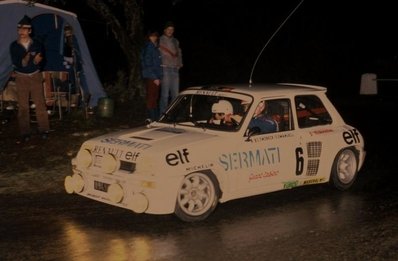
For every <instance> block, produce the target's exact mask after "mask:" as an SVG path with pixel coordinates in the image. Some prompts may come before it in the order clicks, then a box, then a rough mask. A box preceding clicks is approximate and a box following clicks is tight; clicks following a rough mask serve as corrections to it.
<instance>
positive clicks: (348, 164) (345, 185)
mask: <svg viewBox="0 0 398 261" xmlns="http://www.w3.org/2000/svg"><path fill="white" fill-rule="evenodd" d="M357 174H358V156H357V154H356V153H355V151H354V149H352V148H344V149H342V150H341V151H339V153H338V154H337V155H336V158H335V159H334V162H333V167H332V173H331V177H330V183H331V184H332V185H333V186H334V187H335V188H337V189H338V190H347V189H349V188H350V187H351V186H352V184H353V183H354V182H355V179H356V177H357Z"/></svg>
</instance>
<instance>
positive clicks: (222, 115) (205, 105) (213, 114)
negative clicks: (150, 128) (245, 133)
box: [159, 94, 252, 131]
mask: <svg viewBox="0 0 398 261" xmlns="http://www.w3.org/2000/svg"><path fill="white" fill-rule="evenodd" d="M251 103H252V98H251V97H250V96H246V95H236V94H235V95H234V96H233V97H230V96H214V95H213V96H212V95H202V94H186V95H180V96H179V97H178V98H177V99H176V101H175V102H174V103H173V104H172V105H171V106H170V108H169V109H168V111H167V112H166V113H165V114H164V115H163V116H162V117H161V118H160V120H159V122H162V123H170V124H179V125H186V126H194V127H198V128H206V129H207V128H208V129H215V130H223V131H235V130H238V129H239V128H240V126H241V124H242V123H243V119H244V118H245V116H246V113H247V111H248V109H249V107H250V105H251Z"/></svg>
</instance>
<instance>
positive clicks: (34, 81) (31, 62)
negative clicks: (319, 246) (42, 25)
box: [10, 15, 50, 143]
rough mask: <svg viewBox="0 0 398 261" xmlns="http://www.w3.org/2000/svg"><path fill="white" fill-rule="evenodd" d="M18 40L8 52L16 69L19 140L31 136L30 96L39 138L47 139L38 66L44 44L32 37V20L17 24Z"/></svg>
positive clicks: (40, 63) (40, 62)
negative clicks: (33, 106)
mask: <svg viewBox="0 0 398 261" xmlns="http://www.w3.org/2000/svg"><path fill="white" fill-rule="evenodd" d="M17 31H18V39H17V40H15V41H14V42H12V43H11V45H10V54H11V60H12V64H13V67H14V72H15V74H14V75H15V83H16V86H17V100H18V124H19V129H20V135H21V139H20V140H19V141H18V143H20V142H27V141H29V139H30V136H31V131H30V113H29V110H30V104H29V98H31V99H32V101H33V103H34V104H35V112H36V119H37V123H38V130H39V133H40V135H41V137H42V139H47V138H48V131H49V128H50V126H49V119H48V113H47V106H46V103H45V99H44V89H43V84H42V82H43V78H42V74H41V68H42V64H43V59H44V46H43V44H42V43H41V42H39V41H38V40H36V39H33V38H31V36H30V35H31V33H32V25H31V19H30V18H29V17H28V16H26V15H25V16H24V17H23V18H22V19H21V20H20V21H19V23H18V26H17Z"/></svg>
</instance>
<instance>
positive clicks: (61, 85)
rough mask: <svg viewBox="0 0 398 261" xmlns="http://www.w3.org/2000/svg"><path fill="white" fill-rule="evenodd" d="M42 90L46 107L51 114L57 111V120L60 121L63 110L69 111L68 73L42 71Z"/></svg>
mask: <svg viewBox="0 0 398 261" xmlns="http://www.w3.org/2000/svg"><path fill="white" fill-rule="evenodd" d="M43 88H44V97H45V100H46V105H47V107H50V108H51V112H54V111H58V115H59V119H60V120H62V116H63V108H67V110H68V111H69V110H70V98H71V97H70V96H71V94H70V87H69V80H68V73H67V72H56V71H44V72H43Z"/></svg>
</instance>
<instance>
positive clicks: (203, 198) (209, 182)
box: [174, 172, 220, 222]
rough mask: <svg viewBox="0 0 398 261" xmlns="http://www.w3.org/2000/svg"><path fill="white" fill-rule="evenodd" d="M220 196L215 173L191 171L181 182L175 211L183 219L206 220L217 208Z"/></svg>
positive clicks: (191, 220) (190, 220)
mask: <svg viewBox="0 0 398 261" xmlns="http://www.w3.org/2000/svg"><path fill="white" fill-rule="evenodd" d="M219 196H220V189H219V186H218V182H217V179H216V178H215V177H214V175H212V174H207V173H199V172H195V173H191V174H189V175H187V176H186V177H185V178H184V180H183V182H182V183H181V186H180V188H179V191H178V195H177V202H176V208H175V211H174V213H175V215H176V216H177V217H178V218H180V219H181V220H183V221H188V222H193V221H200V220H204V219H205V218H207V217H208V216H209V215H210V214H211V213H212V212H213V211H214V209H215V208H216V206H217V204H218V199H219Z"/></svg>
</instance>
